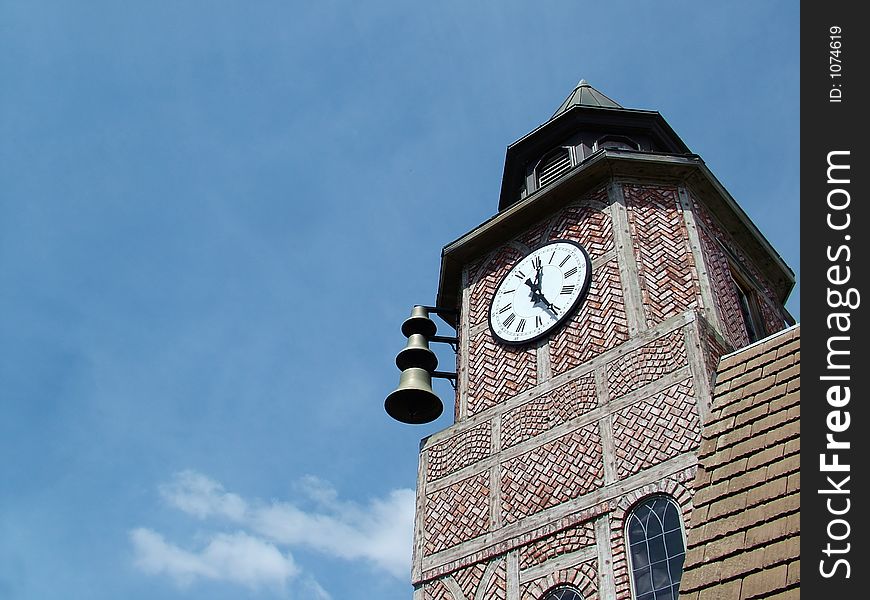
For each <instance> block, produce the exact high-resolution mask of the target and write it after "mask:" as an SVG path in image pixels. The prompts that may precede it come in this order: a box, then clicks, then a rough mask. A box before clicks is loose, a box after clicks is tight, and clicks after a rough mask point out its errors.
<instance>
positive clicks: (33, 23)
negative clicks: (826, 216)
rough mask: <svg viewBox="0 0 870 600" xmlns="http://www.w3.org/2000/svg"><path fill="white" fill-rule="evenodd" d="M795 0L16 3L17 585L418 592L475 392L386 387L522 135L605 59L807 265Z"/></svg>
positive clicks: (43, 592) (5, 137) (3, 447)
mask: <svg viewBox="0 0 870 600" xmlns="http://www.w3.org/2000/svg"><path fill="white" fill-rule="evenodd" d="M797 6H798V3H795V2H732V3H719V4H716V5H713V4H709V3H699V2H632V3H630V2H610V3H601V2H596V3H581V2H567V1H547V2H515V1H507V0H505V1H489V2H453V1H447V2H437V3H420V2H415V3H410V2H367V3H362V2H347V1H344V0H331V1H323V2H316V3H314V2H312V3H301V2H290V1H283V2H282V1H247V2H229V1H217V0H210V1H206V0H201V1H193V0H172V1H164V0H151V1H149V2H134V1H128V2H117V1H96V0H94V1H84V2H73V1H68V2H43V1H39V0H26V1H25V0H22V1H14V0H12V1H10V0H5V1H0V82H2V83H0V85H2V91H0V182H2V183H0V456H2V460H0V598H9V599H24V598H27V599H30V598H40V599H47V600H53V599H61V598H62V599H64V600H75V599H79V598H81V599H89V600H100V599H104V598H105V599H110V598H111V599H115V598H127V599H140V598H142V599H145V598H147V599H153V598H166V599H176V598H178V599H204V598H209V599H210V600H212V599H218V600H219V599H223V598H233V599H237V598H263V599H266V598H283V599H295V598H307V599H311V598H313V599H315V600H316V599H326V598H333V599H336V600H337V599H339V598H341V599H343V600H354V599H364V598H365V599H369V598H410V593H411V588H410V585H409V583H408V576H407V570H408V564H409V563H410V518H411V515H412V513H413V506H412V504H413V487H414V482H415V475H416V461H417V447H418V442H419V440H420V438H421V437H423V436H425V435H428V434H431V433H433V432H435V431H437V430H440V429H442V428H443V427H445V426H447V425H448V424H449V422H450V417H449V416H448V415H449V414H451V413H452V410H451V402H450V401H449V398H450V394H451V390H450V388H449V386H447V385H446V384H444V383H443V382H438V383H439V386H440V387H439V389H438V391H439V393H440V394H441V397H442V398H444V399H447V400H448V401H447V408H446V410H445V416H444V417H442V418H441V419H440V420H438V421H437V422H435V423H433V424H430V425H426V426H419V427H412V426H403V425H400V424H398V423H396V422H394V421H391V420H390V419H389V418H388V417H387V416H386V414H385V413H384V411H383V399H384V397H385V395H386V394H387V393H389V392H390V391H391V390H392V389H393V388H394V387H395V385H396V383H397V381H398V371H397V370H396V369H395V367H394V364H393V357H394V355H395V353H396V352H397V351H398V350H400V349H401V347H402V345H403V343H404V338H403V337H402V336H401V333H400V331H399V325H400V323H401V321H402V320H403V319H404V318H405V317H406V316H407V314H408V312H409V310H410V307H411V306H412V305H413V304H415V303H424V304H429V303H431V302H432V301H433V298H434V294H435V290H436V286H437V281H438V268H439V255H440V250H441V248H442V247H443V246H444V245H445V244H447V243H448V242H450V241H452V240H454V239H456V238H457V237H459V236H460V235H461V234H462V233H464V232H465V231H467V230H469V229H471V228H472V227H474V226H475V225H477V224H478V223H480V222H482V221H483V220H485V219H486V218H488V217H489V216H491V215H492V214H493V213H494V212H495V210H496V206H497V201H498V200H497V197H498V191H499V187H500V183H501V170H502V167H503V161H504V152H505V148H506V146H507V145H508V144H510V143H511V142H513V141H514V140H516V139H518V138H519V137H521V136H522V135H524V134H525V133H527V132H528V131H530V130H531V129H533V128H534V127H536V126H537V125H539V124H540V123H542V122H543V121H545V120H546V119H547V118H548V117H549V116H550V115H551V114H552V112H553V111H554V110H555V109H556V107H558V106H559V104H560V103H561V102H562V100H563V99H564V98H565V97H566V96H567V95H568V93H569V92H570V91H571V89H572V88H573V86H574V85H575V84H576V82H577V80H579V79H580V78H581V77H583V78H585V79H587V80H588V81H589V82H590V83H592V84H593V85H594V86H595V87H597V88H598V89H600V90H601V91H603V92H604V93H606V94H607V95H609V96H610V97H612V98H614V99H615V100H617V101H618V102H620V103H621V104H622V105H623V106H626V107H631V108H644V109H653V110H659V111H660V112H662V114H663V115H664V117H665V118H666V119H667V120H668V121H669V123H670V124H671V125H672V126H673V128H674V129H675V130H676V131H677V132H678V133H679V134H680V136H681V137H682V138H683V140H684V141H685V142H686V143H687V144H688V146H689V147H690V148H691V149H692V150H693V151H695V152H697V153H699V154H700V155H701V156H702V157H703V158H704V159H705V161H706V162H707V164H708V165H709V166H710V168H711V169H712V171H713V172H714V173H715V174H716V175H717V176H718V177H719V179H720V180H721V181H722V182H723V184H724V185H725V186H726V187H727V188H728V189H729V191H730V192H731V193H732V195H733V196H734V197H735V198H736V199H737V201H738V202H739V203H740V204H741V206H742V207H743V208H744V209H745V210H746V212H747V213H748V214H749V215H750V217H751V218H752V219H753V220H754V221H755V222H756V224H757V225H758V226H759V228H760V229H761V231H762V232H763V233H764V234H765V235H766V236H767V237H768V239H769V240H770V241H771V243H772V244H773V245H774V247H775V248H777V249H778V250H779V252H780V253H781V254H782V256H783V257H784V259H785V260H786V262H787V263H788V264H789V265H790V266H791V267H792V268H793V269H794V270H795V271H796V272H799V266H800V265H799V254H798V225H799V218H798V212H797V211H798V206H799V196H798V194H799V188H798V150H799V131H798V112H799V97H800V88H799V73H798V23H799V21H798V9H797ZM788 306H789V308H790V309H791V310H792V312H793V313H794V314H795V315H796V316H798V317H799V301H798V290H797V289H796V291H795V292H794V294H793V297H792V300H791V301H790V302H789V305H788ZM442 358H443V359H444V360H445V361H449V357H447V356H446V355H443V356H442Z"/></svg>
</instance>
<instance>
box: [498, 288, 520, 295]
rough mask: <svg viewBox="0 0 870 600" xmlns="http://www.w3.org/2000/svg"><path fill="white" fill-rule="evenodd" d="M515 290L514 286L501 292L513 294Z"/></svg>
mask: <svg viewBox="0 0 870 600" xmlns="http://www.w3.org/2000/svg"><path fill="white" fill-rule="evenodd" d="M515 291H517V290H516V288H514V289H512V290H505V291H503V292H502V294H513V293H514V292H515Z"/></svg>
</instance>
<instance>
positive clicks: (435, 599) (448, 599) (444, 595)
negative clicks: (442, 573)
mask: <svg viewBox="0 0 870 600" xmlns="http://www.w3.org/2000/svg"><path fill="white" fill-rule="evenodd" d="M423 590H424V591H423V597H424V598H425V600H456V599H455V598H454V597H453V594H451V593H450V590H448V589H447V586H446V585H444V581H443V580H442V579H435V580H434V581H432V582H431V583H427V584H426V586H425V587H424V588H423Z"/></svg>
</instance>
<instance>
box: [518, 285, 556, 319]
mask: <svg viewBox="0 0 870 600" xmlns="http://www.w3.org/2000/svg"><path fill="white" fill-rule="evenodd" d="M526 285H527V286H529V287H530V288H531V290H532V303H534V304H537V303H538V302H543V303H544V305H545V306H546V307H547V308H549V309H550V312H552V313H553V314H554V315H557V314H559V309H558V308H556V307H555V306H553V303H552V302H550V301H549V300H547V299H546V298H545V297H544V294H543V292H541V285H540V284H539V283H533V282H532V280H531V279H526Z"/></svg>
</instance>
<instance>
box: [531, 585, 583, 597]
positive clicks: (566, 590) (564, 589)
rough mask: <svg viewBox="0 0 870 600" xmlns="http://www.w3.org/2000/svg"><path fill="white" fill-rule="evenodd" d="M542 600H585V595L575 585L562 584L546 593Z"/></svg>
mask: <svg viewBox="0 0 870 600" xmlns="http://www.w3.org/2000/svg"><path fill="white" fill-rule="evenodd" d="M541 600H584V598H583V593H582V592H581V591H580V590H579V589H577V588H576V587H574V586H573V585H569V584H565V583H560V584H559V585H556V586H555V587H551V588H550V589H548V590H547V591H546V592H544V594H543V595H542V596H541Z"/></svg>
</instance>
